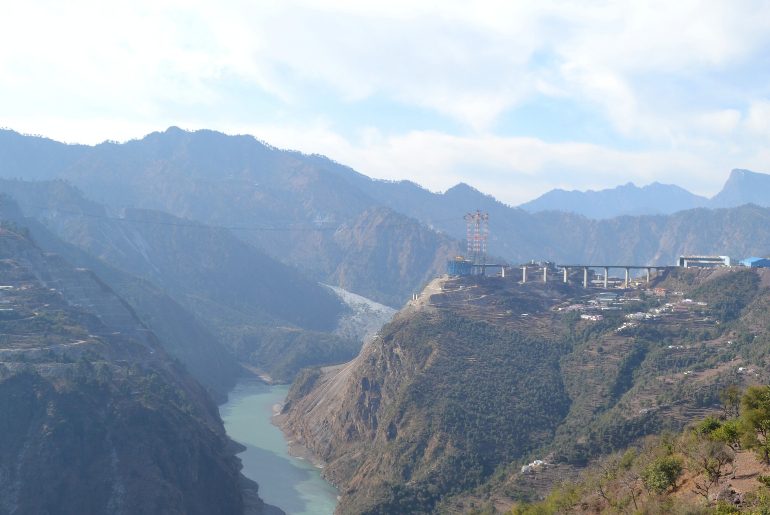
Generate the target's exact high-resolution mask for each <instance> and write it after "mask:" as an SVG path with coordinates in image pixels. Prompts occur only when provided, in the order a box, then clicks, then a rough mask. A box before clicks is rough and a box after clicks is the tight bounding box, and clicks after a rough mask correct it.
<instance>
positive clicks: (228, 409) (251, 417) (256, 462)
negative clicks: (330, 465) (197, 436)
mask: <svg viewBox="0 0 770 515" xmlns="http://www.w3.org/2000/svg"><path fill="white" fill-rule="evenodd" d="M288 391H289V387H288V386H271V385H266V384H264V383H262V382H260V381H258V380H256V379H247V380H242V381H241V382H239V383H238V385H236V387H235V389H234V390H233V391H232V392H230V396H229V400H228V402H227V403H226V404H223V405H222V406H220V408H219V413H220V414H221V416H222V420H223V421H224V423H225V429H226V430H227V434H228V435H229V436H230V438H232V439H233V440H235V441H236V442H239V443H241V444H243V445H244V446H246V450H245V451H244V452H242V453H241V454H239V455H238V457H239V458H241V461H243V474H244V475H245V476H246V477H248V478H249V479H253V480H254V481H256V482H257V483H259V496H260V497H261V498H262V499H264V501H265V502H266V503H268V504H272V505H273V506H278V507H279V508H281V509H282V510H283V511H285V512H286V513H288V514H290V515H331V514H332V513H333V512H334V508H335V507H336V506H337V490H336V489H335V488H334V487H333V486H332V485H330V484H329V483H327V482H326V481H324V480H323V479H321V474H320V470H319V469H318V468H316V467H315V466H313V465H312V464H311V463H309V462H308V461H307V460H303V459H301V458H295V457H294V456H291V455H290V454H289V452H288V444H287V442H286V439H285V438H284V436H283V433H282V432H281V430H280V429H278V428H277V427H276V426H274V425H273V424H272V423H271V418H272V415H273V407H274V406H275V405H277V404H281V403H282V402H283V400H284V399H285V398H286V394H287V392H288Z"/></svg>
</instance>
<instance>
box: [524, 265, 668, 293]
mask: <svg viewBox="0 0 770 515" xmlns="http://www.w3.org/2000/svg"><path fill="white" fill-rule="evenodd" d="M529 266H530V265H522V267H521V270H522V282H524V283H526V282H527V267H529ZM555 268H557V269H561V270H562V273H563V274H564V282H565V283H566V282H567V280H568V278H569V271H570V270H581V269H582V270H583V287H584V288H588V270H591V269H594V268H600V269H604V288H607V287H608V284H609V273H610V270H612V269H621V270H625V281H624V282H623V287H624V288H628V285H629V284H630V279H631V270H646V271H647V283H649V282H650V276H651V273H652V271H653V270H654V271H656V272H658V271H660V270H669V269H671V268H676V267H675V266H661V265H590V264H589V265H555ZM547 281H548V267H543V282H547Z"/></svg>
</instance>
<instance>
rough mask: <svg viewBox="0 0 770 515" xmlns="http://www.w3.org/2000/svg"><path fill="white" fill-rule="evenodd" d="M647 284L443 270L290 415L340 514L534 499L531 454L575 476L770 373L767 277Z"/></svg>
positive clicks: (291, 407) (690, 276)
mask: <svg viewBox="0 0 770 515" xmlns="http://www.w3.org/2000/svg"><path fill="white" fill-rule="evenodd" d="M653 286H657V287H658V288H661V290H658V291H659V292H662V291H665V294H664V295H665V296H653V294H652V293H653V290H648V291H642V290H629V291H628V292H625V297H623V298H622V300H618V301H617V302H615V303H614V304H613V307H614V309H613V310H604V311H602V310H601V309H600V305H599V304H598V302H599V301H598V300H597V297H596V295H597V293H598V291H597V290H594V291H586V290H584V289H583V288H582V287H579V286H577V285H575V286H573V285H564V284H562V283H561V282H552V283H548V284H547V285H543V284H542V283H528V284H526V285H520V284H518V283H517V282H516V280H515V279H511V278H506V279H502V278H487V279H485V280H478V279H439V280H436V281H435V282H434V283H432V284H431V285H429V286H428V288H426V290H425V291H424V292H423V294H422V296H421V298H420V299H419V300H418V301H415V302H411V303H410V304H409V305H408V306H407V307H406V308H405V309H404V310H402V311H401V313H399V314H398V315H397V316H396V318H395V319H394V320H393V322H391V323H390V324H389V325H387V326H386V327H385V328H384V329H383V330H382V331H381V332H380V335H379V337H378V338H377V339H375V340H374V341H373V342H372V343H371V344H370V345H369V346H367V347H365V348H364V349H363V351H362V352H361V354H360V355H359V357H358V358H356V360H354V361H352V362H351V363H349V364H347V365H345V366H341V367H338V368H336V369H334V370H324V371H320V370H316V371H309V372H307V373H306V374H305V375H304V376H302V377H300V378H298V380H297V381H296V382H295V384H294V386H293V388H292V392H291V393H290V395H289V401H288V403H287V405H286V407H285V414H284V415H283V417H284V420H283V422H282V423H283V426H284V427H285V428H286V429H287V430H288V431H289V433H290V434H291V435H293V436H294V437H295V438H297V439H298V440H299V441H301V442H304V443H305V444H306V445H307V446H308V447H309V448H310V449H311V450H312V451H313V452H315V453H316V454H317V455H318V456H319V457H320V458H321V459H323V460H324V461H326V463H327V466H326V468H325V469H324V474H325V475H327V477H329V478H330V479H331V480H333V481H335V482H336V483H337V484H338V485H339V486H340V487H341V491H342V494H343V496H342V501H341V504H340V508H339V511H340V512H341V513H389V512H395V511H400V512H410V513H423V512H425V513H427V512H431V511H432V510H434V509H436V506H437V503H438V504H439V505H440V506H443V507H444V508H442V509H448V507H451V506H465V508H468V505H466V504H464V502H465V501H463V499H465V498H468V496H470V497H472V496H473V495H475V494H474V493H473V492H474V488H475V487H476V486H478V485H481V484H484V483H486V482H488V481H490V480H492V478H496V479H494V480H495V481H499V482H501V483H502V484H504V485H505V487H504V488H501V489H500V491H502V492H504V494H502V495H503V496H504V497H505V496H507V498H508V499H515V498H519V499H520V498H526V497H527V496H535V495H537V489H536V488H534V487H533V486H532V485H531V484H528V483H527V481H526V479H527V478H526V477H520V474H519V469H520V467H521V465H523V464H524V463H527V462H529V461H531V460H532V459H535V458H546V457H547V460H548V461H549V462H552V463H560V464H562V465H561V466H562V467H566V468H564V469H563V470H562V472H561V475H563V474H574V467H579V466H582V465H583V464H585V463H586V461H587V460H588V459H589V458H591V457H592V456H597V455H600V454H602V453H605V452H609V451H612V450H614V449H620V448H623V447H624V446H626V445H628V444H629V443H631V442H632V441H634V440H635V439H636V438H639V437H641V436H643V435H645V434H650V433H655V432H659V431H661V430H663V429H665V428H672V429H676V428H680V427H682V425H684V424H685V423H686V422H687V421H688V420H692V419H693V418H694V417H697V416H701V415H702V414H703V413H704V412H707V411H708V410H709V409H711V408H712V407H713V406H715V405H716V404H717V403H718V396H719V392H720V391H721V389H723V388H724V387H725V386H727V385H729V384H736V383H739V384H749V383H751V382H752V381H761V380H767V379H770V367H769V366H768V360H769V359H770V355H769V354H768V351H767V349H768V348H770V347H769V346H768V343H770V327H769V326H768V325H767V321H766V318H765V319H764V322H763V321H761V320H763V319H762V316H766V313H767V310H768V307H769V306H770V275H768V274H767V273H765V272H764V271H762V272H757V271H754V270H744V271H735V272H731V271H702V272H699V271H693V270H684V269H679V270H671V271H670V272H668V273H667V274H666V275H665V277H659V278H657V279H656V283H655V284H654V285H653ZM621 293H623V292H621ZM592 313H593V314H596V315H599V314H601V317H599V318H597V319H586V318H584V317H582V316H581V315H582V314H587V315H591V314H592ZM761 313H765V315H761ZM592 316H593V315H592ZM495 471H497V475H494V474H493V473H494V472H495ZM503 471H505V472H503ZM570 471H573V472H570ZM500 474H502V475H500ZM557 477H558V476H557ZM552 479H553V478H552ZM541 486H542V485H541ZM462 492H465V493H462ZM509 502H510V501H509Z"/></svg>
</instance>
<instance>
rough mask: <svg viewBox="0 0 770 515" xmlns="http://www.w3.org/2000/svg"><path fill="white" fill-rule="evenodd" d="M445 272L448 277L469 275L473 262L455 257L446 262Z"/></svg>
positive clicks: (471, 271)
mask: <svg viewBox="0 0 770 515" xmlns="http://www.w3.org/2000/svg"><path fill="white" fill-rule="evenodd" d="M446 272H447V274H449V275H471V274H472V273H473V261H470V260H468V259H465V258H463V257H462V256H457V257H456V258H454V259H450V260H448V261H447V262H446Z"/></svg>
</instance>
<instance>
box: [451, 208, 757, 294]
mask: <svg viewBox="0 0 770 515" xmlns="http://www.w3.org/2000/svg"><path fill="white" fill-rule="evenodd" d="M464 220H465V223H466V255H465V256H456V257H455V258H454V259H450V260H448V261H447V265H446V272H447V274H448V275H449V276H472V275H477V276H499V277H503V278H508V279H509V280H511V281H515V282H518V283H520V284H526V283H530V282H541V283H548V282H552V281H558V282H562V283H564V284H575V285H581V286H582V287H583V288H601V289H605V290H606V289H610V288H612V289H618V288H620V289H629V288H649V287H650V285H651V284H652V283H653V280H654V279H656V278H660V277H663V276H665V274H666V272H667V271H669V270H671V269H674V268H732V267H748V268H767V267H770V258H760V257H751V258H746V259H743V260H736V259H733V258H731V257H730V256H725V255H718V256H713V255H682V256H679V258H678V260H677V263H676V264H675V265H653V264H629V263H614V264H612V263H610V264H608V263H572V264H566V263H556V262H554V261H548V260H534V259H533V260H531V261H529V262H527V263H522V264H518V265H513V264H509V263H505V262H503V261H502V260H497V262H495V261H494V260H489V259H488V251H487V249H488V241H489V214H488V213H482V212H481V211H480V210H476V211H475V212H472V213H467V214H466V215H465V216H464Z"/></svg>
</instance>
